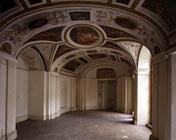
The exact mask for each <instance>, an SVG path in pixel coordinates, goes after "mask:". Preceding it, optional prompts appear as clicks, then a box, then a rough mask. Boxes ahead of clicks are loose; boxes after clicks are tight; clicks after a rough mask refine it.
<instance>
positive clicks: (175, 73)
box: [171, 53, 176, 140]
mask: <svg viewBox="0 0 176 140" xmlns="http://www.w3.org/2000/svg"><path fill="white" fill-rule="evenodd" d="M171 65H172V68H171V113H172V114H171V140H175V138H176V133H175V132H176V54H175V53H174V54H172V58H171Z"/></svg>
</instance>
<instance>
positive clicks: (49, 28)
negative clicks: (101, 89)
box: [0, 0, 176, 72]
mask: <svg viewBox="0 0 176 140" xmlns="http://www.w3.org/2000/svg"><path fill="white" fill-rule="evenodd" d="M175 38H176V1H175V0H167V1H165V0H1V1H0V51H3V52H6V53H8V54H10V55H13V57H16V58H17V59H18V57H19V56H20V55H21V54H22V53H23V55H24V54H25V56H29V57H26V59H27V58H33V59H34V58H35V57H31V56H35V55H36V54H37V55H38V57H40V60H41V61H42V63H43V67H44V69H45V70H48V71H49V70H50V69H51V66H52V64H55V66H56V67H55V68H53V70H54V71H55V72H56V71H57V69H58V68H59V67H61V68H62V69H66V70H69V71H72V72H73V71H75V70H76V69H77V68H78V67H80V66H81V65H85V64H87V63H90V62H92V61H97V60H105V61H107V62H111V61H115V62H121V61H123V62H124V63H127V64H128V65H131V66H134V67H136V66H137V63H138V56H139V53H140V49H141V47H142V46H143V45H144V46H146V47H147V48H148V49H149V50H150V52H151V54H152V55H156V54H158V53H160V52H163V51H167V50H169V49H171V48H173V47H174V46H176V39H175ZM27 51H29V52H30V53H26V52H27ZM32 52H33V53H32ZM34 52H35V53H34ZM36 61H37V60H36ZM56 61H57V62H56ZM31 67H32V65H31ZM32 69H35V68H32Z"/></svg>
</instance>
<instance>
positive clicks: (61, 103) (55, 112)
mask: <svg viewBox="0 0 176 140" xmlns="http://www.w3.org/2000/svg"><path fill="white" fill-rule="evenodd" d="M50 81H51V83H50V97H49V106H50V115H51V116H52V117H51V118H55V117H58V116H60V115H61V114H63V113H65V112H68V111H72V110H75V109H76V80H75V79H74V78H72V77H68V76H63V75H58V74H51V76H50Z"/></svg>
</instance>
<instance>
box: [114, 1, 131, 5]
mask: <svg viewBox="0 0 176 140" xmlns="http://www.w3.org/2000/svg"><path fill="white" fill-rule="evenodd" d="M116 2H117V3H122V4H127V5H128V4H129V2H130V0H116Z"/></svg>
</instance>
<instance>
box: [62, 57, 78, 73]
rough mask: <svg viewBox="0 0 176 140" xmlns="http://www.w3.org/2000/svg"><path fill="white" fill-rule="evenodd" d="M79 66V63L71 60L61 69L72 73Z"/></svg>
mask: <svg viewBox="0 0 176 140" xmlns="http://www.w3.org/2000/svg"><path fill="white" fill-rule="evenodd" d="M80 65H81V64H80V63H79V62H77V61H75V60H71V61H69V62H68V63H67V64H65V65H64V67H63V68H64V69H67V70H69V71H73V72H74V71H75V70H76V69H77V68H78V67H79V66H80Z"/></svg>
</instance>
